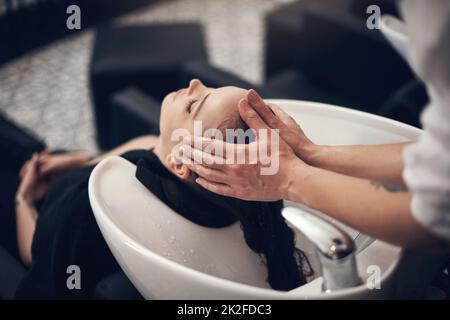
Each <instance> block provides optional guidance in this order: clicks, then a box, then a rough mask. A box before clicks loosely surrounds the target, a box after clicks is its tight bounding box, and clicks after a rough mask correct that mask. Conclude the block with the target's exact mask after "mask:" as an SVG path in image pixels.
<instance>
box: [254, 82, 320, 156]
mask: <svg viewBox="0 0 450 320" xmlns="http://www.w3.org/2000/svg"><path fill="white" fill-rule="evenodd" d="M247 100H248V103H249V104H250V105H251V106H252V107H253V108H254V110H256V112H257V113H258V114H259V116H260V117H261V119H262V120H263V121H264V122H265V123H266V124H267V125H268V126H269V127H270V128H272V129H278V130H279V133H280V137H281V138H282V139H283V140H284V141H285V142H286V143H287V144H288V145H289V146H290V147H291V148H292V150H294V152H295V154H296V155H297V157H299V158H301V159H302V160H303V161H305V162H307V163H309V160H310V158H311V157H312V156H313V155H314V152H315V151H317V150H318V149H319V148H320V146H318V145H316V144H314V143H313V142H312V141H311V140H309V138H308V137H307V136H306V135H305V133H304V132H303V130H302V128H301V127H300V126H299V125H298V123H297V122H295V120H294V119H293V118H292V117H291V116H290V115H288V114H287V113H286V112H284V111H283V109H281V108H280V107H278V106H277V105H275V104H272V103H269V104H266V103H265V102H264V100H263V99H262V98H261V97H260V96H259V95H258V93H257V92H256V91H255V90H250V91H249V92H248V94H247Z"/></svg>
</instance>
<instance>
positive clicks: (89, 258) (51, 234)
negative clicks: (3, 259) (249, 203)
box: [16, 150, 237, 299]
mask: <svg viewBox="0 0 450 320" xmlns="http://www.w3.org/2000/svg"><path fill="white" fill-rule="evenodd" d="M122 157H123V158H125V159H127V160H129V161H130V162H132V163H134V164H137V169H136V177H137V178H138V179H139V181H140V182H141V183H142V184H143V185H145V186H146V187H147V189H149V190H150V191H151V192H152V193H153V194H155V195H156V196H157V197H158V198H159V199H160V200H161V201H163V202H165V203H166V204H167V205H168V206H169V207H171V208H172V209H173V210H174V211H176V212H178V213H179V214H181V215H183V216H185V217H186V218H187V219H189V220H191V221H193V222H195V223H197V224H200V225H203V226H207V227H216V228H218V227H224V226H228V225H230V224H232V223H234V222H235V221H236V220H237V219H236V217H235V216H234V215H233V214H232V212H233V208H231V207H227V206H223V205H222V206H218V204H219V202H217V201H216V200H217V199H220V196H216V195H213V194H211V193H204V192H201V193H199V191H198V189H195V188H192V187H190V186H188V185H187V184H186V183H185V182H182V181H181V180H179V179H178V178H177V177H175V176H174V175H173V174H171V173H170V172H169V171H168V170H167V169H166V168H165V167H164V166H163V165H162V164H161V162H160V161H159V159H158V158H157V157H156V155H155V154H154V153H153V152H152V151H148V150H136V151H131V152H128V153H126V154H123V155H122ZM92 169H93V167H84V168H77V169H73V170H71V171H69V172H68V173H66V174H65V175H64V176H63V177H62V178H61V179H60V180H59V181H58V183H57V184H56V185H55V186H54V187H53V188H52V189H51V190H50V192H49V193H48V194H47V196H46V198H45V201H44V203H43V205H42V207H41V208H40V212H39V218H38V221H37V225H36V232H35V235H34V238H33V245H32V256H33V264H32V266H31V268H30V270H29V272H28V274H27V276H26V277H25V278H24V280H23V281H22V282H21V284H20V286H19V288H18V290H17V292H16V298H18V299H55V298H56V299H89V298H92V295H93V292H94V289H95V285H96V283H98V282H99V281H100V280H102V279H103V278H105V277H106V276H108V275H109V274H111V273H112V272H114V271H117V270H118V269H119V266H118V264H117V262H116V261H115V259H114V257H113V255H112V254H111V251H110V250H109V248H108V246H107V245H106V243H105V241H104V239H103V236H102V234H101V232H100V229H99V228H98V226H97V223H96V221H95V218H94V214H93V212H92V210H91V207H90V203H89V197H88V181H89V176H90V174H91V172H92ZM117 183H120V181H118V182H117ZM205 194H206V199H205ZM208 194H209V196H208ZM235 209H236V208H234V210H235ZM148 210H152V208H148ZM71 265H76V266H78V267H79V268H80V270H81V289H79V290H78V289H72V290H69V289H68V286H67V280H68V278H69V276H70V275H71V274H72V272H70V270H69V273H68V267H69V266H71ZM148 272H151V270H149V271H148ZM69 282H70V281H69ZM70 283H71V282H70Z"/></svg>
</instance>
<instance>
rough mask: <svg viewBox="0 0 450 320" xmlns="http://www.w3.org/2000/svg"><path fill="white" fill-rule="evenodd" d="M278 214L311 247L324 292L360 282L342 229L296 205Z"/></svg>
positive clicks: (351, 243)
mask: <svg viewBox="0 0 450 320" xmlns="http://www.w3.org/2000/svg"><path fill="white" fill-rule="evenodd" d="M282 214H283V217H284V218H285V219H286V220H287V221H288V222H289V223H290V224H291V225H292V226H293V227H294V228H295V229H297V230H298V231H300V232H301V233H303V234H304V235H305V236H306V238H308V240H309V241H311V242H312V243H313V245H314V246H315V248H316V253H317V255H318V257H319V263H320V268H321V274H322V278H323V283H322V290H323V291H324V292H331V291H335V290H339V289H344V288H349V287H354V286H358V285H360V284H361V283H362V281H361V278H360V277H359V275H358V270H357V266H356V260H355V249H356V247H355V243H354V241H353V239H352V238H351V237H350V236H349V235H348V234H347V233H346V232H345V231H343V230H342V229H341V228H339V227H337V226H336V225H334V224H332V223H331V222H329V221H326V220H324V219H322V218H320V217H318V216H317V215H315V214H313V213H309V212H307V211H305V210H301V209H299V208H296V207H285V208H284V209H283V211H282Z"/></svg>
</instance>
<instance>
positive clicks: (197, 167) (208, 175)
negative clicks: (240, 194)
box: [186, 163, 227, 183]
mask: <svg viewBox="0 0 450 320" xmlns="http://www.w3.org/2000/svg"><path fill="white" fill-rule="evenodd" d="M186 166H187V167H188V168H189V169H190V170H191V171H193V172H195V173H196V174H197V175H198V176H199V177H201V178H203V179H205V180H208V181H210V182H216V183H224V182H225V181H227V175H226V174H225V173H224V172H222V171H220V170H217V169H212V168H208V167H205V166H203V165H201V164H193V163H189V164H186Z"/></svg>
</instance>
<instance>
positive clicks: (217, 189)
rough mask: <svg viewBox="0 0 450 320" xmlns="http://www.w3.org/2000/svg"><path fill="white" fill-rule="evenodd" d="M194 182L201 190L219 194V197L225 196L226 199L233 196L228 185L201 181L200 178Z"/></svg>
mask: <svg viewBox="0 0 450 320" xmlns="http://www.w3.org/2000/svg"><path fill="white" fill-rule="evenodd" d="M195 182H197V183H198V184H199V185H201V186H202V187H203V188H205V189H206V190H209V191H211V192H214V193H217V194H221V195H223V196H227V197H232V196H234V192H233V189H232V188H231V187H230V186H229V185H226V184H221V183H215V182H210V181H208V180H205V179H203V178H202V177H199V178H197V179H196V180H195Z"/></svg>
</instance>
